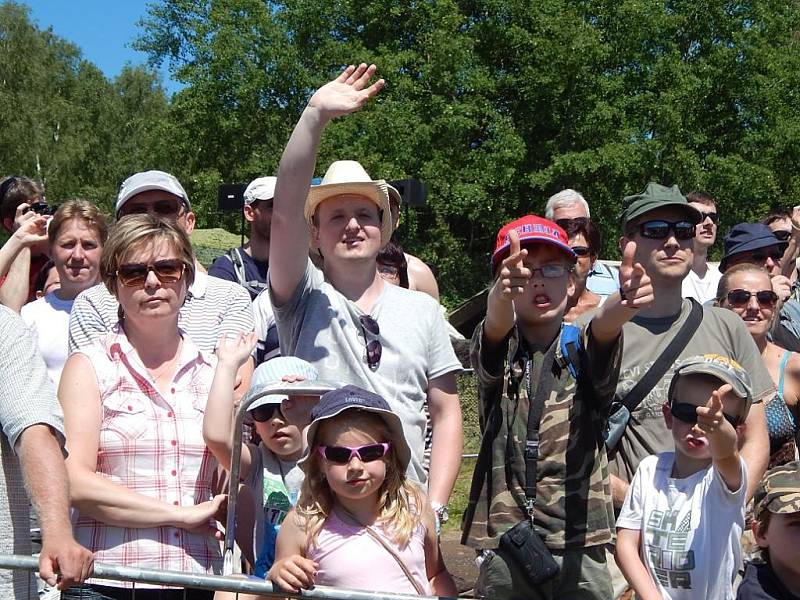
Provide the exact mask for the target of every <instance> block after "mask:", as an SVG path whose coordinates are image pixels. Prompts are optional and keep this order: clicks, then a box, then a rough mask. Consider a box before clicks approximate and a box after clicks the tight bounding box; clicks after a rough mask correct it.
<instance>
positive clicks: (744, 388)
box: [667, 354, 753, 420]
mask: <svg viewBox="0 0 800 600" xmlns="http://www.w3.org/2000/svg"><path fill="white" fill-rule="evenodd" d="M693 374H695V375H696V374H702V375H711V376H712V377H716V378H717V379H719V380H720V381H723V382H725V383H727V384H730V386H731V388H733V393H734V394H736V395H737V396H739V398H741V399H742V400H744V406H743V408H742V410H741V412H740V413H739V415H738V416H739V417H740V418H741V419H742V420H744V419H745V418H747V413H748V412H750V405H751V404H752V403H753V385H752V383H751V382H750V376H749V375H748V374H747V371H745V370H744V368H742V365H740V364H739V363H738V362H736V361H735V360H734V359H732V358H729V357H727V356H721V355H719V354H702V355H698V356H691V357H689V358H687V359H685V360H682V361H680V362H679V363H678V364H677V365H676V366H675V372H674V374H673V375H672V381H670V384H669V391H668V392H667V398H669V399H670V402H672V397H673V392H674V391H675V385H676V383H677V381H678V379H679V378H680V377H681V376H682V375H693Z"/></svg>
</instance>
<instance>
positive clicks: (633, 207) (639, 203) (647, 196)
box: [619, 183, 703, 229]
mask: <svg viewBox="0 0 800 600" xmlns="http://www.w3.org/2000/svg"><path fill="white" fill-rule="evenodd" d="M666 206H677V207H678V208H680V209H682V210H683V211H684V212H685V213H686V217H687V219H688V220H689V221H691V222H692V223H694V224H695V225H696V224H697V223H699V222H700V221H702V220H703V214H702V213H701V212H700V211H699V210H697V209H696V208H695V207H693V206H692V205H691V204H689V202H688V201H687V200H686V196H684V195H683V194H681V191H680V189H678V186H677V185H673V186H672V187H665V186H663V185H659V184H658V183H648V184H647V188H646V189H645V190H644V192H642V193H641V194H634V195H632V196H625V198H623V200H622V212H621V213H620V214H619V222H620V225H621V226H622V228H623V229H625V227H626V226H627V225H628V223H630V222H631V221H633V220H634V219H636V218H637V217H640V216H642V215H643V214H645V213H648V212H650V211H651V210H655V209H657V208H663V207H666Z"/></svg>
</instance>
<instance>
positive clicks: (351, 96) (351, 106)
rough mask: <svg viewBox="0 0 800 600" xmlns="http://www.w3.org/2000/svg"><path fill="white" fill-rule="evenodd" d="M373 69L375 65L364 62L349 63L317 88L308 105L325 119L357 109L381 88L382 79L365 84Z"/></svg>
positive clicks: (372, 73)
mask: <svg viewBox="0 0 800 600" xmlns="http://www.w3.org/2000/svg"><path fill="white" fill-rule="evenodd" d="M375 69H376V67H375V65H369V66H367V65H366V64H365V63H361V64H360V65H358V66H357V67H356V66H354V65H350V66H349V67H347V68H346V69H345V70H344V71H342V73H341V75H339V76H338V77H337V78H336V79H334V80H333V81H329V82H328V83H326V84H325V85H323V86H322V87H321V88H319V89H318V90H317V91H316V92H315V93H314V95H313V96H311V100H309V102H308V106H309V107H310V108H315V109H317V110H318V111H319V112H320V113H321V114H322V116H323V117H324V118H325V119H326V120H330V119H333V118H335V117H338V116H341V115H346V114H349V113H352V112H355V111H357V110H358V109H360V108H361V107H362V106H364V104H366V103H367V100H369V99H370V98H372V97H373V96H374V95H375V94H377V93H378V92H379V91H381V89H382V88H383V85H384V83H385V82H384V81H383V79H378V81H376V82H375V83H373V84H372V85H367V84H368V83H369V80H370V79H371V78H372V76H373V75H374V74H375Z"/></svg>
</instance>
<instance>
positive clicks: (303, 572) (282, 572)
mask: <svg viewBox="0 0 800 600" xmlns="http://www.w3.org/2000/svg"><path fill="white" fill-rule="evenodd" d="M318 568H319V565H318V564H317V563H315V562H314V561H313V560H311V559H309V558H303V557H302V556H300V555H299V554H293V555H292V556H287V557H286V558H284V559H280V560H276V561H275V562H274V563H273V564H272V568H271V569H270V570H269V573H268V574H267V578H268V579H269V580H270V581H271V582H272V583H274V584H275V585H277V586H278V587H280V588H281V589H284V590H291V591H293V592H295V593H298V592H299V591H300V590H301V589H311V588H312V587H314V576H315V575H316V574H317V569H318Z"/></svg>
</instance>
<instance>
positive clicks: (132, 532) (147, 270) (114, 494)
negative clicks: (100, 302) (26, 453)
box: [58, 215, 226, 600]
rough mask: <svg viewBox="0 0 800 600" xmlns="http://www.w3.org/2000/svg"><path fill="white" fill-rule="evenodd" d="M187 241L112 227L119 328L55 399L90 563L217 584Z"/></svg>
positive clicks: (118, 588) (91, 591)
mask: <svg viewBox="0 0 800 600" xmlns="http://www.w3.org/2000/svg"><path fill="white" fill-rule="evenodd" d="M194 264H195V263H194V254H193V251H192V246H191V243H190V242H189V238H188V237H187V235H186V234H185V233H184V231H183V230H182V229H180V228H179V227H178V226H176V225H175V224H174V223H172V222H171V221H167V220H165V219H156V218H154V217H151V216H149V215H131V216H128V217H125V218H124V219H121V220H120V221H119V222H118V224H117V225H116V227H115V229H114V232H113V234H112V236H111V237H110V238H109V241H108V243H107V244H106V245H105V246H104V247H103V253H102V256H101V259H100V275H101V278H102V280H103V283H104V284H105V285H106V287H107V288H108V290H109V291H110V292H111V293H112V294H113V295H114V296H115V297H116V298H117V300H118V302H119V322H118V323H117V325H116V326H115V327H114V329H112V331H110V332H109V333H108V334H107V335H106V336H105V337H102V338H100V339H98V340H96V341H95V342H94V344H93V345H91V346H87V347H86V348H83V349H81V350H79V351H77V352H75V353H74V354H72V355H71V356H70V357H69V359H68V360H67V363H66V365H65V367H64V371H63V373H62V375H61V383H60V386H59V393H58V395H59V400H60V401H61V404H62V406H63V409H64V426H65V430H66V438H67V440H66V445H67V449H68V451H69V456H68V458H67V471H68V474H69V480H70V491H71V500H72V505H73V507H74V508H76V509H77V522H76V525H75V534H76V539H79V540H81V543H82V544H84V545H85V546H86V547H88V548H89V549H90V550H92V551H93V552H94V553H95V558H96V560H97V561H98V562H103V563H109V564H115V565H124V566H135V567H147V568H154V569H167V570H173V571H183V572H189V573H219V571H220V568H221V566H222V560H221V554H220V548H219V543H218V541H217V540H216V539H215V533H216V531H215V528H214V525H213V519H214V518H215V517H216V516H218V513H219V512H220V509H221V508H223V506H224V501H225V498H226V496H224V495H220V496H217V497H215V498H214V499H213V500H212V499H211V483H212V476H213V475H214V472H215V469H216V466H217V462H216V460H215V459H214V457H213V456H212V455H211V453H210V452H209V450H208V449H207V448H206V445H205V442H204V440H203V436H202V427H203V416H204V412H205V406H206V399H207V397H208V393H209V390H210V388H211V382H212V379H213V376H214V364H215V363H216V361H215V359H214V358H213V357H211V356H207V355H205V354H204V353H203V352H201V351H200V350H198V349H197V347H196V346H195V345H194V344H193V343H192V341H191V340H190V339H189V338H188V337H187V336H185V335H183V333H182V332H181V330H180V329H179V328H178V310H179V309H180V307H181V305H182V304H183V302H184V299H185V298H186V293H187V289H188V287H189V286H190V285H191V283H192V281H193V279H194ZM130 587H131V584H130V583H128V582H104V581H98V580H94V581H92V580H90V582H89V584H88V585H84V586H82V587H81V588H72V589H70V590H68V591H67V592H65V593H64V595H63V596H62V598H67V599H73V598H83V599H87V598H88V599H91V600H107V599H119V598H130V597H131V590H130V589H127V588H130ZM147 588H159V586H147V585H137V589H136V592H135V593H136V596H135V597H136V598H137V599H138V600H148V599H155V598H158V599H159V600H165V599H173V598H175V599H181V600H183V599H184V598H189V599H193V600H196V599H203V600H205V599H208V600H210V599H211V598H212V596H213V593H212V592H207V591H203V590H186V591H185V594H186V595H184V590H182V589H181V590H165V589H147Z"/></svg>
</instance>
